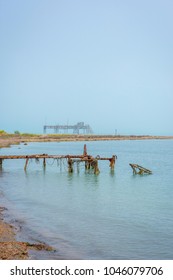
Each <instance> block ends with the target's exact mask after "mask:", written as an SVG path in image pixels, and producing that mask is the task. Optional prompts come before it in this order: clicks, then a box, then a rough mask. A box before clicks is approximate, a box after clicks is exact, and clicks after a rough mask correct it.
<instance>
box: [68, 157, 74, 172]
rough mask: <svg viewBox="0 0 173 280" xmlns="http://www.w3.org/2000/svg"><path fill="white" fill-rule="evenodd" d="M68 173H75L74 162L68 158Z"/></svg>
mask: <svg viewBox="0 0 173 280" xmlns="http://www.w3.org/2000/svg"><path fill="white" fill-rule="evenodd" d="M68 172H69V173H73V161H72V159H71V158H68Z"/></svg>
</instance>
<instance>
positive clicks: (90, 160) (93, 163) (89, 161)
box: [0, 144, 117, 174]
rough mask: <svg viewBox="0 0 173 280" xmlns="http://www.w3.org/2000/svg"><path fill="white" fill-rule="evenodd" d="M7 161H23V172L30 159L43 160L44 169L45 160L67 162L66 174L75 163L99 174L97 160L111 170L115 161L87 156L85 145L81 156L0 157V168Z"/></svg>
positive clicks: (114, 159)
mask: <svg viewBox="0 0 173 280" xmlns="http://www.w3.org/2000/svg"><path fill="white" fill-rule="evenodd" d="M7 159H25V165H24V170H25V171H26V170H27V166H28V162H29V160H31V159H35V160H37V161H38V160H40V159H42V160H43V167H44V168H46V159H54V160H59V161H61V160H63V159H66V160H67V165H68V172H69V173H73V171H74V164H75V163H76V164H77V166H78V167H79V164H80V163H81V162H84V163H85V170H89V169H92V170H93V171H94V174H99V173H100V170H99V167H98V161H99V160H106V161H108V162H109V167H110V169H111V170H114V167H115V162H116V159H117V156H116V155H113V156H112V157H100V156H99V155H97V156H96V157H94V156H92V155H88V153H87V147H86V144H85V145H84V149H83V154H81V155H48V154H34V155H0V167H1V168H2V164H3V160H7Z"/></svg>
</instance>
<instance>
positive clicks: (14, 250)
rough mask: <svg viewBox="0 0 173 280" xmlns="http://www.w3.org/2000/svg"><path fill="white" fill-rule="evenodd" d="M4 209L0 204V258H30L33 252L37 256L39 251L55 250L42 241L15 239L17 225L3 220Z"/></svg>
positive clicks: (5, 209)
mask: <svg viewBox="0 0 173 280" xmlns="http://www.w3.org/2000/svg"><path fill="white" fill-rule="evenodd" d="M4 211H8V209H7V208H6V207H3V206H0V260H30V259H33V258H32V255H33V254H35V255H36V254H38V256H39V253H41V254H42V253H43V252H50V253H51V252H52V253H53V252H55V250H54V249H53V248H52V247H51V246H48V245H47V244H44V243H30V242H26V241H19V240H17V227H16V226H15V225H14V224H10V223H9V222H7V221H6V220H5V218H4ZM34 259H35V258H34ZM38 259H40V258H38Z"/></svg>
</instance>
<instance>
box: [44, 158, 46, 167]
mask: <svg viewBox="0 0 173 280" xmlns="http://www.w3.org/2000/svg"><path fill="white" fill-rule="evenodd" d="M43 168H46V159H45V158H43Z"/></svg>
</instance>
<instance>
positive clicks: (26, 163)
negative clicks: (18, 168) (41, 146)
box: [24, 157, 29, 171]
mask: <svg viewBox="0 0 173 280" xmlns="http://www.w3.org/2000/svg"><path fill="white" fill-rule="evenodd" d="M28 161H29V158H28V157H27V158H26V162H25V166H24V170H25V171H26V168H27V165H28Z"/></svg>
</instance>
